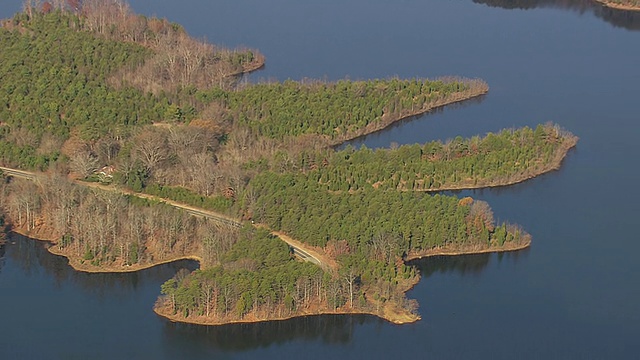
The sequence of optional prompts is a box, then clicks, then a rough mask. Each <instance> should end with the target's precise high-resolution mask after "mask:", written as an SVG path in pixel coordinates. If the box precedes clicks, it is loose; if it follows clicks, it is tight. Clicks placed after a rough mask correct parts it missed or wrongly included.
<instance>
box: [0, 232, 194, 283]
mask: <svg viewBox="0 0 640 360" xmlns="http://www.w3.org/2000/svg"><path fill="white" fill-rule="evenodd" d="M8 240H9V241H8V244H7V245H5V246H7V247H10V248H9V249H8V250H7V251H6V255H7V257H8V258H10V259H11V261H12V262H13V263H15V264H16V265H17V266H19V267H20V268H21V269H22V270H23V271H24V273H25V274H26V276H31V275H35V274H37V273H39V272H40V271H42V270H44V271H45V272H46V273H47V274H48V275H51V276H52V277H53V279H54V283H55V285H56V286H57V287H60V286H62V285H63V284H66V283H73V284H75V285H77V286H78V287H79V288H81V289H82V290H84V291H86V292H88V293H92V294H97V295H102V294H111V295H113V294H114V292H115V293H116V294H118V293H121V294H128V293H131V292H132V291H135V290H136V289H137V288H138V286H139V285H140V284H142V283H146V282H164V281H166V280H168V279H170V278H171V277H172V276H173V275H174V274H175V273H176V272H177V271H178V270H180V269H182V268H186V269H188V270H189V271H193V270H195V269H197V268H198V263H197V262H195V261H190V260H181V261H176V262H173V263H170V264H164V265H160V266H156V267H153V268H150V269H146V270H141V271H136V272H132V273H106V274H90V273H84V272H79V271H76V270H74V269H73V268H72V267H71V266H69V262H68V260H67V259H66V258H64V257H62V256H58V255H53V254H51V253H50V252H48V251H47V248H46V247H47V246H48V244H47V243H45V242H42V241H39V240H34V239H30V238H28V237H25V236H22V235H20V234H16V233H10V234H9V239H8ZM3 251H4V250H3ZM158 291H159V289H158Z"/></svg>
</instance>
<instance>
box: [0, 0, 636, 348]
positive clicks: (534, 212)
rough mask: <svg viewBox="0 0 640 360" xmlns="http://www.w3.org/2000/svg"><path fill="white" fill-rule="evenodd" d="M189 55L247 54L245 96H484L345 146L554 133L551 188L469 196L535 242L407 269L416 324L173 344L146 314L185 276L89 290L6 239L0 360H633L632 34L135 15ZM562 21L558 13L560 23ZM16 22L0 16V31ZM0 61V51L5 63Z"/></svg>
mask: <svg viewBox="0 0 640 360" xmlns="http://www.w3.org/2000/svg"><path fill="white" fill-rule="evenodd" d="M131 3H132V6H133V8H134V9H135V10H136V11H138V12H141V13H144V14H148V15H158V16H161V17H167V18H168V19H170V20H171V21H175V22H178V23H181V24H183V25H184V26H185V28H186V29H187V31H188V32H189V33H191V34H192V35H194V36H196V37H200V38H206V39H208V40H209V41H211V42H214V43H219V44H224V45H227V46H239V45H244V46H248V47H252V48H258V49H260V50H261V51H262V52H263V53H264V54H265V55H266V57H267V66H266V67H265V69H263V70H261V71H259V72H256V73H254V74H251V75H250V76H249V78H250V79H249V80H250V81H258V80H260V79H277V80H285V79H289V78H291V79H302V78H322V79H328V80H335V79H341V78H345V77H348V78H351V79H371V78H388V77H392V76H399V77H402V78H407V77H437V76H445V75H461V76H466V77H479V78H482V79H484V80H486V81H487V82H488V83H489V86H490V87H491V89H490V92H489V94H488V95H486V96H484V97H482V98H480V99H478V100H476V101H472V102H468V103H465V104H462V105H457V106H451V107H448V108H446V109H444V110H443V111H436V112H434V113H433V114H429V115H426V116H423V117H420V118H417V119H412V120H410V121H405V122H402V123H400V124H397V125H395V126H393V127H391V128H390V129H388V130H385V131H382V132H380V133H376V134H372V135H370V136H368V137H366V138H364V139H359V140H356V141H354V142H353V144H354V145H355V146H359V145H360V144H363V143H364V144H366V145H368V146H372V147H381V146H389V145H390V144H391V143H393V142H395V143H399V144H404V143H414V142H425V141H429V140H433V139H442V140H446V139H447V138H453V137H455V136H456V135H463V136H470V135H474V134H484V133H486V132H489V131H497V130H500V129H502V128H505V127H519V126H523V125H529V126H534V125H535V124H537V123H540V122H547V121H553V122H557V123H559V124H560V125H562V126H563V127H565V128H566V129H568V130H570V131H572V132H573V133H575V134H576V135H578V136H579V137H580V142H579V144H578V147H577V149H575V150H574V151H572V152H571V153H570V154H569V156H568V157H567V159H566V160H565V162H564V163H563V166H562V169H561V170H559V171H556V172H553V173H550V174H547V175H544V176H542V177H539V178H537V179H534V180H531V181H528V182H526V183H523V184H519V185H515V186H510V187H506V188H500V189H491V190H478V191H465V192H461V193H458V195H459V196H467V195H469V196H473V197H474V198H479V199H483V200H487V201H488V202H489V203H490V204H491V206H492V207H493V209H494V212H495V214H496V217H498V218H500V219H503V220H508V221H510V222H514V223H518V224H521V225H522V226H523V227H524V228H525V229H526V230H527V231H529V232H530V233H531V234H532V235H533V245H532V247H531V248H530V249H528V250H525V251H521V252H517V253H511V254H499V255H498V254H492V255H478V256H464V257H455V258H436V259H428V260H422V261H418V262H416V263H415V265H416V266H418V267H419V268H420V270H421V271H422V274H423V275H424V276H423V280H422V281H421V282H420V283H419V284H418V285H417V286H416V287H415V288H414V289H413V290H412V291H411V292H410V293H409V296H410V297H412V298H415V299H417V300H418V301H419V302H420V312H421V314H422V318H423V319H422V320H421V321H420V322H417V323H415V324H409V325H402V326H398V325H392V324H389V323H386V322H384V321H381V320H378V319H377V318H373V317H369V316H352V317H349V316H325V317H310V318H304V319H298V320H292V321H284V322H274V323H269V324H257V325H255V324H254V325H237V326H223V327H201V326H188V325H178V324H172V323H170V322H167V321H165V320H163V319H160V318H158V317H157V316H155V314H153V312H152V311H151V308H152V306H153V302H154V300H155V298H156V296H157V295H158V293H159V286H160V284H161V283H162V282H163V281H164V280H165V279H167V278H169V277H170V276H171V275H172V274H173V273H174V272H175V271H176V270H177V269H178V268H179V267H181V266H194V264H191V263H182V264H172V265H166V266H161V267H158V268H156V269H151V270H147V271H143V272H140V273H137V274H127V275H122V274H120V275H87V274H80V273H76V272H74V271H72V270H71V269H70V268H68V267H67V266H66V265H65V261H64V260H62V259H60V258H57V257H54V256H51V255H48V254H47V253H45V252H44V250H43V248H42V244H41V243H35V242H33V241H30V240H26V239H21V238H17V239H14V241H15V244H8V245H6V246H5V247H4V248H3V249H2V250H0V256H2V259H1V260H0V324H1V326H0V359H13V358H18V359H23V358H54V359H55V358H61V359H72V358H78V359H84V358H98V359H99V358H103V359H111V358H116V357H117V358H154V359H162V358H167V359H174V358H189V359H197V358H258V357H259V358H262V359H272V358H273V359H275V358H283V357H284V358H292V357H294V356H297V357H298V358H305V359H307V358H318V359H333V358H365V357H367V358H372V359H375V358H380V359H386V358H391V357H394V356H396V357H397V356H398V355H401V356H404V357H415V358H433V359H459V358H481V359H514V358H515V359H541V358H549V359H557V358H562V359H622V358H625V359H629V358H637V357H638V353H639V352H640V343H639V342H638V336H640V261H638V254H639V253H640V236H639V235H638V231H637V230H634V229H636V228H637V227H638V225H639V224H640V223H639V215H640V210H639V209H640V206H639V205H638V202H639V200H640V188H639V187H638V186H637V184H638V183H639V182H640V169H639V168H638V164H639V161H638V159H637V155H638V154H640V141H639V139H638V138H639V136H640V101H639V97H638V95H639V93H640V88H639V87H638V84H640V66H639V64H640V15H634V14H631V13H625V12H618V11H612V10H607V9H603V8H601V7H599V6H597V5H594V4H593V3H591V2H589V1H586V0H584V1H581V0H558V1H557V2H555V1H552V0H544V1H535V0H521V1H508V0H501V1H492V0H474V1H472V0H400V1H391V0H369V1H363V0H346V1H345V0H339V1H338V0H325V1H322V2H320V1H315V2H303V1H294V0H273V1H268V2H266V1H259V0H242V1H212V0H185V1H179V2H178V1H170V0H153V1H152V0H134V1H132V2H131ZM559 3H561V4H559ZM19 8H20V2H19V1H14V0H11V1H7V0H5V1H3V2H1V3H0V17H8V16H10V15H11V13H12V12H14V11H16V10H18V9H19ZM0 51H1V50H0Z"/></svg>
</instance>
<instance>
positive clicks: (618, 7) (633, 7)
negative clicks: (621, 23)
mask: <svg viewBox="0 0 640 360" xmlns="http://www.w3.org/2000/svg"><path fill="white" fill-rule="evenodd" d="M595 2H597V3H598V4H600V5H602V6H604V7H606V8H609V9H615V10H622V11H634V12H640V5H637V6H636V5H626V4H621V3H617V2H613V1H606V0H595Z"/></svg>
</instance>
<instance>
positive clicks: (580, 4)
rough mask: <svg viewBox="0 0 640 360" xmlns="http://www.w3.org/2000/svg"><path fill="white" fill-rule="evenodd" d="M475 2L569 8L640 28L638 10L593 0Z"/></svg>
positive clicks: (522, 7) (526, 7)
mask: <svg viewBox="0 0 640 360" xmlns="http://www.w3.org/2000/svg"><path fill="white" fill-rule="evenodd" d="M473 2H474V3H476V4H484V5H487V6H490V7H498V8H502V9H518V10H530V9H538V8H555V9H563V10H571V11H575V12H578V13H580V14H583V13H586V12H591V13H593V14H594V15H595V16H596V17H597V18H599V19H602V20H604V21H606V22H608V23H609V24H611V25H613V26H615V27H620V28H624V29H627V30H640V11H624V10H618V9H612V8H609V7H606V6H604V5H602V4H599V3H597V2H596V1H595V0H473Z"/></svg>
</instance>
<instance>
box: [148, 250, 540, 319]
mask: <svg viewBox="0 0 640 360" xmlns="http://www.w3.org/2000/svg"><path fill="white" fill-rule="evenodd" d="M529 247H531V240H529V241H526V242H524V243H519V244H509V245H507V246H505V245H503V246H501V247H488V248H481V249H477V248H476V249H474V248H467V249H464V248H458V249H456V248H436V249H431V250H427V251H425V252H422V253H413V254H409V255H407V256H406V257H405V259H404V262H405V263H406V262H409V261H413V260H419V259H425V258H429V257H435V256H461V255H478V254H487V253H505V252H512V251H520V250H524V249H527V248H529ZM419 282H420V278H418V279H417V281H415V282H414V283H413V284H411V285H410V286H408V287H407V288H406V289H404V290H403V292H405V293H406V292H407V291H409V290H411V289H412V288H413V287H414V286H415V285H417V284H418V283H419ZM153 312H154V313H156V315H158V316H160V317H162V318H165V319H167V320H169V321H171V322H176V323H184V324H192V325H202V326H224V325H232V324H253V323H261V322H267V321H285V320H291V319H294V318H300V317H306V316H321V315H369V316H376V317H378V318H380V319H383V320H386V321H388V322H390V323H392V324H396V325H403V324H410V323H414V322H417V321H419V320H421V319H422V317H421V316H420V315H414V314H407V313H398V312H397V311H394V309H393V308H392V307H391V306H385V307H384V308H383V311H382V313H375V312H373V311H366V310H355V311H354V310H353V309H342V310H341V309H337V310H334V311H319V312H306V313H305V312H302V313H299V314H292V315H287V316H280V317H274V318H265V319H256V318H253V319H251V318H249V319H240V320H231V321H222V320H214V319H209V318H206V317H204V316H199V317H194V318H185V317H183V316H180V315H177V314H169V313H168V312H167V311H166V306H160V307H159V306H157V304H156V305H155V306H154V307H153Z"/></svg>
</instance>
